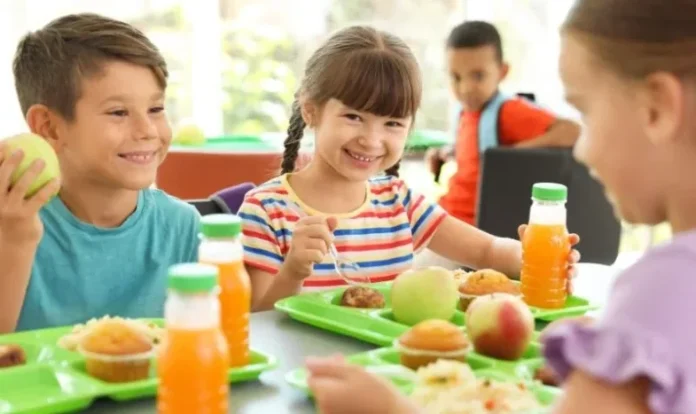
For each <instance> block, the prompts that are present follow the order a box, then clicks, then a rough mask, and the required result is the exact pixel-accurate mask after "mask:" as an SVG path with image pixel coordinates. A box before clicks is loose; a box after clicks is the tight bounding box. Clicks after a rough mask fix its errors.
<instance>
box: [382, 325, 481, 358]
mask: <svg viewBox="0 0 696 414" xmlns="http://www.w3.org/2000/svg"><path fill="white" fill-rule="evenodd" d="M395 347H396V348H397V349H398V350H399V354H400V359H401V364H402V365H404V366H406V367H409V368H411V369H417V368H419V367H422V366H425V365H428V364H430V363H432V362H435V361H437V360H438V359H454V360H457V361H466V355H467V353H468V351H469V340H468V339H467V337H466V334H465V333H464V332H463V331H462V330H461V329H460V328H459V327H458V326H457V325H455V324H453V323H451V322H447V321H443V320H439V319H431V320H427V321H423V322H421V323H419V324H417V325H415V326H414V327H412V328H411V329H409V330H408V331H406V332H405V333H404V334H403V335H401V337H400V338H398V339H397V340H396V341H395Z"/></svg>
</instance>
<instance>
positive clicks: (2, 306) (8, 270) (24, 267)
mask: <svg viewBox="0 0 696 414" xmlns="http://www.w3.org/2000/svg"><path fill="white" fill-rule="evenodd" d="M37 247H38V243H37V242H30V241H27V242H24V243H13V242H10V241H6V240H3V239H2V235H0V334H6V333H11V332H14V330H15V328H16V327H17V321H18V320H19V313H20V311H21V310H22V304H23V303H24V296H25V295H26V291H27V286H28V285H29V277H30V275H31V267H32V265H33V263H34V256H35V254H36V249H37Z"/></svg>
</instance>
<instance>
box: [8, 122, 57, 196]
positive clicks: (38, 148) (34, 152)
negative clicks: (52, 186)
mask: <svg viewBox="0 0 696 414" xmlns="http://www.w3.org/2000/svg"><path fill="white" fill-rule="evenodd" d="M4 142H5V144H6V145H7V154H8V155H9V154H12V153H13V152H14V151H16V150H22V151H23V152H24V158H22V162H21V163H20V164H19V166H18V167H17V169H15V171H14V173H12V176H11V177H10V184H12V185H14V184H15V183H16V182H17V181H18V180H19V178H20V177H21V176H22V174H24V172H25V171H26V170H27V169H28V168H29V166H30V165H31V164H32V162H34V160H37V159H42V160H43V161H44V163H45V167H44V169H43V171H41V173H40V174H39V175H38V177H36V179H35V180H34V181H33V182H32V183H31V185H30V186H29V189H28V190H27V194H26V197H31V196H32V195H34V194H35V193H36V192H37V191H39V190H40V189H41V187H43V186H44V185H46V183H48V182H49V181H51V180H52V179H54V178H59V177H60V165H59V164H58V156H57V155H56V152H55V150H54V149H53V147H51V145H50V144H49V143H48V142H47V141H46V140H45V139H44V138H43V137H40V136H38V135H36V134H31V133H24V134H19V135H15V136H12V137H9V138H7V139H5V140H4ZM54 195H55V194H54Z"/></svg>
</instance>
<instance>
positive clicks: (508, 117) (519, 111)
mask: <svg viewBox="0 0 696 414" xmlns="http://www.w3.org/2000/svg"><path fill="white" fill-rule="evenodd" d="M480 118H481V112H462V114H461V116H460V118H459V132H458V134H457V142H456V143H455V147H456V148H455V153H456V157H457V172H456V173H455V174H454V176H453V177H452V178H451V179H450V182H449V189H448V192H447V194H445V195H444V196H443V197H442V198H441V199H440V205H441V206H442V207H443V208H444V209H445V210H447V212H448V213H449V214H450V215H452V216H454V217H456V218H458V219H460V220H463V221H465V222H467V223H469V224H472V225H475V224H476V206H477V197H478V180H479V164H480V162H481V160H480V157H479V147H478V126H479V120H480ZM498 119H499V121H498V124H499V140H500V145H501V146H512V145H515V144H516V143H518V142H521V141H527V140H530V139H534V138H536V137H538V136H539V135H542V134H544V133H545V132H546V131H547V130H548V129H549V127H550V126H551V124H553V122H554V121H555V119H556V118H555V116H554V115H553V114H551V113H550V112H548V111H546V110H544V109H541V108H539V107H538V106H535V105H534V104H532V103H530V102H528V101H526V100H524V99H518V98H514V99H511V100H509V101H507V102H505V103H504V104H503V106H502V108H501V110H500V117H499V118H498Z"/></svg>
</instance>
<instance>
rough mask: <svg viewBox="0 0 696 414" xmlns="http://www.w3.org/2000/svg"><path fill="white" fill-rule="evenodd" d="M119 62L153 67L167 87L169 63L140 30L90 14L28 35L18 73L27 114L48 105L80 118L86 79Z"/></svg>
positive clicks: (58, 21)
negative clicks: (77, 110)
mask: <svg viewBox="0 0 696 414" xmlns="http://www.w3.org/2000/svg"><path fill="white" fill-rule="evenodd" d="M108 60H120V61H124V62H129V63H133V64H136V65H141V66H144V67H148V68H150V69H152V71H153V73H154V74H155V76H156V77H157V80H158V82H159V84H160V86H161V87H162V88H163V89H164V88H165V87H166V85H167V76H168V73H167V65H166V63H165V61H164V58H162V55H161V54H160V52H159V51H158V50H157V48H156V47H155V45H153V44H152V42H151V41H150V40H149V39H148V38H147V37H146V36H145V35H144V34H143V33H142V32H141V31H140V30H138V29H136V28H135V27H133V26H131V25H129V24H127V23H124V22H121V21H118V20H113V19H110V18H108V17H103V16H99V15H96V14H91V13H84V14H71V15H67V16H63V17H60V18H58V19H56V20H53V21H52V22H50V23H48V24H47V25H46V26H45V27H43V28H42V29H40V30H37V31H35V32H30V33H28V34H27V35H25V36H24V37H23V38H22V39H21V40H20V42H19V45H18V46H17V51H16V53H15V57H14V64H13V71H14V78H15V88H16V90H17V97H18V98H19V104H20V106H21V108H22V113H23V114H24V115H26V114H27V111H28V110H29V108H30V107H31V106H32V105H36V104H43V105H46V106H47V107H49V108H50V109H52V110H54V111H56V112H57V113H59V114H60V115H61V116H63V117H64V118H66V119H68V120H73V118H74V116H75V104H76V103H77V101H78V100H79V98H80V96H81V90H80V88H81V83H82V79H83V78H84V77H88V76H93V75H96V74H98V73H99V72H100V71H101V69H102V67H101V65H103V63H104V62H106V61H108Z"/></svg>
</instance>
